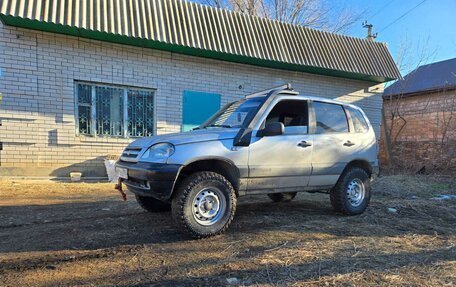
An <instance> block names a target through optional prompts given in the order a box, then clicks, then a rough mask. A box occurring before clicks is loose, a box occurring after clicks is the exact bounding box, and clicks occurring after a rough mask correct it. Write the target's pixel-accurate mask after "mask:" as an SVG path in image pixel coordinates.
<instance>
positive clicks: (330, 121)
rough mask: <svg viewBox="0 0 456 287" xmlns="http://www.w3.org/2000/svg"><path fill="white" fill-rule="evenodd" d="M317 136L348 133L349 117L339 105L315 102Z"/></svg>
mask: <svg viewBox="0 0 456 287" xmlns="http://www.w3.org/2000/svg"><path fill="white" fill-rule="evenodd" d="M314 109H315V117H316V124H317V131H316V133H317V134H324V133H343V132H348V122H347V116H346V115H345V111H344V108H343V107H342V106H341V105H338V104H330V103H323V102H314Z"/></svg>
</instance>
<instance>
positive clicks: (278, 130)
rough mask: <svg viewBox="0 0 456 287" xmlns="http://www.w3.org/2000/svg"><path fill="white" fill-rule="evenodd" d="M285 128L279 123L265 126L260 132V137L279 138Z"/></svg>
mask: <svg viewBox="0 0 456 287" xmlns="http://www.w3.org/2000/svg"><path fill="white" fill-rule="evenodd" d="M284 130H285V126H284V125H283V123H281V122H272V123H268V124H266V126H265V127H264V129H263V130H262V131H261V136H264V137H270V136H279V135H283V133H284Z"/></svg>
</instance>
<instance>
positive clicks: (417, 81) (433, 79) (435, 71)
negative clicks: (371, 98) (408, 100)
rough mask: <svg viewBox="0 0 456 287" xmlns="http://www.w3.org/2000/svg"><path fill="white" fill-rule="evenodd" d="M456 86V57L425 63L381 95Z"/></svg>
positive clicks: (411, 92) (404, 93) (412, 92)
mask: <svg viewBox="0 0 456 287" xmlns="http://www.w3.org/2000/svg"><path fill="white" fill-rule="evenodd" d="M455 87H456V58H454V59H449V60H445V61H441V62H436V63H432V64H427V65H423V66H420V67H418V68H417V69H415V70H413V71H412V72H410V73H409V74H407V76H405V77H404V79H402V80H399V81H396V82H394V84H392V85H391V86H389V87H388V88H386V89H385V92H384V93H383V97H387V96H396V95H404V96H405V95H409V94H416V93H421V92H426V91H434V90H445V89H454V88H455Z"/></svg>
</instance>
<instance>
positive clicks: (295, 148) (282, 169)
mask: <svg viewBox="0 0 456 287" xmlns="http://www.w3.org/2000/svg"><path fill="white" fill-rule="evenodd" d="M270 122H282V123H283V124H284V126H285V130H284V134H282V135H276V136H263V137H262V136H258V135H257V131H258V130H261V129H262V128H264V126H265V125H266V124H267V123H270ZM259 123H261V124H260V126H259V127H258V130H254V131H253V136H252V141H251V144H250V146H249V161H248V163H249V179H248V183H247V184H248V186H247V189H248V190H249V191H254V190H265V189H271V190H274V191H277V190H292V189H300V188H303V187H306V186H307V184H308V182H309V178H310V174H311V170H312V167H311V159H312V148H313V147H312V135H309V133H308V130H309V128H308V123H309V116H308V103H307V101H306V100H304V99H296V96H295V98H294V99H282V100H279V99H276V100H275V101H274V102H273V103H271V105H270V107H269V108H268V109H267V110H266V112H265V115H264V116H263V117H262V118H261V119H260V121H259Z"/></svg>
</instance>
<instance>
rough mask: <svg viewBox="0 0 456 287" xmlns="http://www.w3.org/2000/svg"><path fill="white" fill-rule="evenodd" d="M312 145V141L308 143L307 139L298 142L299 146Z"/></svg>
mask: <svg viewBox="0 0 456 287" xmlns="http://www.w3.org/2000/svg"><path fill="white" fill-rule="evenodd" d="M311 145H312V144H311V143H308V142H306V141H301V142H300V143H298V146H299V147H308V146H311Z"/></svg>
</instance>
